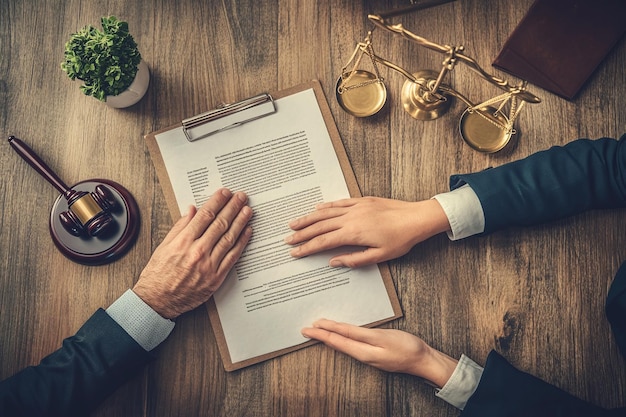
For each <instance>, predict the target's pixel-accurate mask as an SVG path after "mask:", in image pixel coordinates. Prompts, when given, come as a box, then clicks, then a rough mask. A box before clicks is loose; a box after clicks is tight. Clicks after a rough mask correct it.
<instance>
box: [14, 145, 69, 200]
mask: <svg viewBox="0 0 626 417" xmlns="http://www.w3.org/2000/svg"><path fill="white" fill-rule="evenodd" d="M9 144H10V145H11V147H12V148H13V149H15V151H16V152H17V153H18V155H19V156H21V157H22V158H23V159H24V160H25V161H26V162H28V164H29V165H30V166H31V167H33V168H34V169H35V171H37V172H38V173H39V174H40V175H41V176H42V177H44V178H45V179H46V180H47V181H48V182H49V183H50V184H52V185H53V186H54V188H56V189H57V190H59V192H61V194H63V195H67V193H68V191H71V190H70V189H69V188H68V186H67V185H65V183H64V182H63V181H61V179H60V178H59V176H58V175H57V174H56V173H55V172H54V171H52V170H51V169H50V167H49V166H48V165H47V164H46V163H45V162H44V161H43V160H42V159H41V158H40V157H39V156H38V155H37V154H36V153H35V151H33V150H32V149H31V148H30V147H29V146H28V145H26V144H25V143H24V142H22V141H21V140H20V139H18V138H16V137H15V136H9Z"/></svg>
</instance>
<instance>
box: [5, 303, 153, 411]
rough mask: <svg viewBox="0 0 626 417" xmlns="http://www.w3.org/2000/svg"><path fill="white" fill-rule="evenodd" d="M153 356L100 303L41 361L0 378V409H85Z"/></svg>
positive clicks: (94, 403) (117, 385) (96, 403)
mask: <svg viewBox="0 0 626 417" xmlns="http://www.w3.org/2000/svg"><path fill="white" fill-rule="evenodd" d="M151 359H152V354H150V353H149V352H146V351H145V350H144V349H143V348H142V347H141V346H140V345H139V344H137V342H135V341H134V340H133V339H132V338H131V337H130V336H129V335H128V333H126V332H125V331H124V330H123V329H122V328H121V327H120V326H119V325H118V324H117V323H116V322H115V321H114V320H113V319H112V318H111V317H110V316H109V315H108V314H107V313H106V312H105V311H104V310H102V309H99V310H98V311H96V313H95V314H94V315H93V316H91V318H90V319H89V320H88V321H87V322H86V323H85V324H84V325H83V326H82V327H81V328H80V330H79V331H78V332H77V333H76V335H74V336H72V337H69V338H67V339H65V340H64V341H63V346H62V347H61V348H60V349H59V350H57V351H56V352H54V353H52V354H51V355H49V356H47V357H45V358H44V359H43V360H42V361H41V363H40V364H39V365H37V366H31V367H28V368H26V369H24V370H22V371H20V372H18V373H17V374H15V375H14V376H12V377H10V378H8V379H5V380H3V381H1V382H0V415H2V416H83V415H86V414H87V413H89V412H90V411H91V410H93V409H94V408H96V407H97V406H98V405H99V404H100V403H101V402H102V401H103V400H104V399H105V398H106V397H107V396H109V395H110V394H111V393H112V392H113V391H115V389H116V388H117V387H119V386H120V385H122V384H123V383H124V382H126V381H127V380H129V379H130V378H131V377H132V376H134V375H135V374H136V373H137V372H138V371H139V370H140V369H141V368H143V366H144V365H145V364H146V363H147V362H149V361H150V360H151Z"/></svg>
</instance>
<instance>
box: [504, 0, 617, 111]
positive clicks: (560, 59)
mask: <svg viewBox="0 0 626 417" xmlns="http://www.w3.org/2000/svg"><path fill="white" fill-rule="evenodd" d="M625 32H626V0H536V1H535V2H534V3H533V5H532V6H531V7H530V9H529V10H528V12H527V13H526V16H524V18H523V19H522V21H521V22H520V23H519V24H518V26H517V27H516V28H515V30H514V31H513V33H512V34H511V36H510V37H509V39H508V40H507V41H506V43H505V44H504V46H503V47H502V50H501V51H500V53H499V54H498V56H497V58H496V59H495V60H494V62H493V66H494V67H496V68H499V69H502V70H503V71H506V72H508V73H510V74H512V75H514V76H516V77H518V78H521V79H523V80H526V81H528V82H530V83H532V84H535V85H536V86H538V87H541V88H543V89H545V90H547V91H550V92H552V93H554V94H557V95H559V96H561V97H563V98H565V99H568V100H572V99H573V98H574V97H575V96H576V94H577V93H578V92H579V91H580V89H581V88H582V87H583V85H584V84H585V82H586V81H587V80H588V79H589V78H590V77H591V75H592V74H593V72H594V71H595V70H596V68H597V67H598V66H599V65H600V63H601V62H602V60H603V59H604V58H605V57H606V56H607V55H608V53H609V52H610V51H611V49H612V48H613V47H614V46H615V44H616V43H617V42H618V41H619V40H620V38H621V37H622V36H623V35H624V33H625Z"/></svg>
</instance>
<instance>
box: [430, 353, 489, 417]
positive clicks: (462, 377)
mask: <svg viewBox="0 0 626 417" xmlns="http://www.w3.org/2000/svg"><path fill="white" fill-rule="evenodd" d="M482 375H483V368H482V367H481V366H480V365H478V364H476V362H474V361H473V360H471V359H470V358H468V357H467V356H465V355H461V359H459V363H458V364H457V366H456V368H455V370H454V372H453V373H452V376H450V379H449V380H448V382H446V385H444V386H443V388H441V389H438V390H435V395H436V396H437V397H439V398H441V399H442V400H444V401H446V402H447V403H449V404H451V405H453V406H455V407H456V408H458V409H459V410H462V409H464V408H465V404H467V401H468V400H469V399H470V397H471V396H472V394H474V391H476V388H478V383H479V382H480V378H481V376H482Z"/></svg>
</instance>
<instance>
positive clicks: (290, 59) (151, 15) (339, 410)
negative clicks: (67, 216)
mask: <svg viewBox="0 0 626 417" xmlns="http://www.w3.org/2000/svg"><path fill="white" fill-rule="evenodd" d="M531 3H532V0H520V1H515V2H511V1H504V0H491V1H489V0H458V1H456V2H452V3H449V4H446V5H443V6H439V7H437V8H432V9H429V10H424V11H421V12H418V13H413V14H410V15H406V16H401V17H398V18H394V21H398V22H402V23H403V24H404V26H405V27H406V28H407V29H409V30H412V31H414V32H416V33H418V34H419V35H421V36H423V37H425V38H427V39H430V40H432V41H435V42H437V43H441V44H450V45H465V48H466V51H467V54H468V55H470V56H472V57H474V58H475V59H476V60H477V61H478V63H479V64H480V65H481V66H483V67H484V68H485V69H486V70H488V71H490V72H492V73H494V74H496V75H498V76H503V77H505V78H507V79H511V80H512V81H514V82H517V81H518V80H516V79H515V78H513V77H511V76H508V75H506V74H503V73H500V72H498V71H497V70H495V69H493V68H492V67H491V62H492V60H493V59H494V58H495V56H496V55H497V53H498V52H499V50H500V48H501V47H502V45H503V44H504V42H505V40H506V39H507V37H508V35H509V34H510V33H511V32H512V30H513V29H514V28H515V26H516V25H517V23H518V22H519V21H520V20H521V18H522V17H523V16H524V14H525V12H526V10H527V9H528V7H529V6H530V4H531ZM407 4H408V1H401V0H387V1H383V0H380V1H376V0H370V1H367V0H363V1H351V0H337V1H324V0H321V1H310V0H284V1H283V0H275V1H268V2H265V1H258V0H254V1H253V0H223V1H214V0H206V1H200V0H179V1H162V0H137V1H122V0H108V1H98V2H96V1H88V0H82V1H81V0H45V1H44V0H3V1H2V2H1V3H0V109H1V112H0V126H1V130H2V132H4V134H5V135H6V136H8V135H9V134H11V135H15V136H17V137H19V138H21V139H22V140H24V141H25V142H26V143H28V144H29V145H30V146H31V147H32V148H33V149H34V150H35V151H36V152H37V153H39V155H40V156H41V157H42V158H43V159H44V160H45V161H46V162H47V163H48V164H49V165H50V166H51V167H52V168H53V169H54V170H55V171H56V172H57V173H58V174H59V176H60V177H61V178H62V179H64V180H65V182H67V183H68V184H73V183H75V182H79V181H82V180H86V179H90V178H107V179H111V180H113V181H116V182H118V183H120V184H122V185H124V186H125V187H126V188H127V189H128V190H129V191H130V192H131V193H133V195H134V196H135V197H136V199H137V201H138V203H139V208H140V212H141V230H140V233H139V238H138V240H137V243H136V244H135V246H134V247H133V248H132V249H131V250H130V251H129V253H128V254H127V255H125V256H124V257H123V258H121V259H120V260H118V261H116V262H114V263H112V264H109V265H104V266H97V267H89V266H83V265H79V264H76V263H73V262H71V261H69V260H68V259H66V258H64V257H63V256H62V255H61V253H60V252H59V251H58V250H57V249H56V248H55V246H54V245H53V244H52V241H51V238H50V235H49V232H48V216H49V211H50V208H51V206H52V203H53V202H54V200H55V198H56V197H57V192H56V190H55V189H54V188H53V187H52V186H50V185H49V184H48V183H47V182H45V181H44V180H43V179H42V178H41V177H40V176H39V175H38V174H37V173H36V172H35V171H34V170H33V169H32V168H30V167H29V166H28V165H27V164H26V163H24V161H22V160H21V159H20V158H19V157H18V156H17V155H16V154H15V152H13V150H11V149H10V147H9V145H8V144H7V143H6V142H5V144H4V145H2V146H0V196H1V197H0V378H6V377H8V376H10V375H12V374H13V373H15V372H17V371H18V370H20V369H22V368H23V367H25V366H28V365H32V364H36V363H38V362H39V360H40V359H41V358H42V357H44V356H45V355H46V354H48V353H50V352H52V351H53V350H55V349H57V348H58V347H60V345H61V341H62V339H63V338H65V337H67V336H70V335H72V334H73V333H74V332H75V331H76V330H77V329H78V328H79V327H80V326H81V324H82V323H83V322H84V321H85V320H86V319H87V318H88V317H89V316H90V315H91V314H92V313H93V312H94V311H95V310H96V309H97V308H99V307H104V308H106V307H107V306H108V305H109V304H110V303H111V302H113V301H114V300H115V299H116V298H117V297H118V296H119V295H120V294H122V293H123V292H124V291H125V290H126V289H128V288H130V287H131V286H132V285H133V283H134V282H135V280H136V279H137V277H138V275H139V273H140V271H141V269H142V268H143V266H144V265H145V264H146V262H147V261H148V259H149V257H150V255H151V253H152V251H153V250H154V249H155V248H156V246H157V245H158V244H159V243H160V241H161V240H162V239H163V237H164V236H165V234H166V232H167V231H168V230H169V228H170V227H171V224H172V223H171V220H170V217H169V213H168V210H167V207H166V204H165V201H164V199H163V194H162V191H161V188H160V185H159V183H158V180H157V178H156V175H155V172H154V168H153V166H152V163H151V159H150V156H149V154H148V150H147V148H146V146H145V143H144V140H143V135H144V134H147V133H149V132H152V131H154V130H158V129H162V128H164V127H167V126H171V125H173V124H176V123H179V122H180V121H181V120H182V119H183V118H186V117H189V116H191V115H194V114H197V113H200V112H203V111H206V110H209V109H211V108H214V107H215V106H217V105H219V104H220V103H224V102H226V103H227V102H232V101H234V100H238V99H243V98H246V97H249V96H252V95H255V94H257V93H259V92H263V91H276V90H279V89H283V88H287V87H291V86H293V85H297V84H300V83H302V82H304V81H307V80H310V79H319V80H320V81H321V83H322V86H323V88H324V91H325V93H326V95H327V99H328V102H329V104H330V107H331V110H332V113H333V116H334V117H335V120H336V123H337V126H338V129H339V132H340V134H341V137H342V140H343V142H344V144H345V147H346V150H347V153H348V156H349V158H350V161H351V163H352V165H353V167H354V171H355V174H356V177H357V181H358V183H359V186H360V188H361V192H362V193H363V194H364V195H373V196H381V197H391V198H397V199H403V200H417V199H426V198H430V197H432V196H433V195H434V194H436V193H439V192H443V191H447V189H448V177H449V175H450V174H453V173H460V172H470V171H476V170H482V169H485V168H487V167H490V166H496V165H500V164H503V163H506V162H508V161H511V160H515V159H519V158H522V157H524V156H527V155H529V154H531V153H533V152H536V151H539V150H542V149H546V148H548V147H550V146H552V145H561V144H565V143H567V142H569V141H572V140H574V139H576V138H579V137H589V138H598V137H602V136H610V137H619V136H620V135H621V134H622V133H624V132H626V111H625V110H624V109H626V94H624V91H625V89H626V71H624V67H625V66H626V43H625V42H624V40H622V41H621V42H620V43H619V44H618V45H617V46H616V48H615V49H614V50H613V51H612V53H611V54H610V55H609V56H608V57H607V59H606V60H605V61H604V62H603V63H602V65H601V66H600V68H599V69H598V71H597V72H596V73H595V74H594V75H593V77H592V78H591V80H590V82H589V83H588V84H587V85H586V86H585V87H584V89H583V90H582V92H581V94H580V95H579V96H578V97H577V98H576V99H575V100H574V101H565V100H563V99H561V98H558V97H556V96H554V95H552V94H550V93H548V92H545V91H543V90H541V89H539V88H536V87H532V86H530V88H531V90H532V91H533V92H534V93H535V94H537V95H538V96H540V98H541V99H542V102H541V103H540V104H536V105H528V106H526V108H525V109H524V111H523V112H522V114H521V116H520V118H519V121H518V123H517V129H518V130H519V133H518V134H517V135H516V136H515V137H514V140H513V142H512V143H511V144H510V145H509V146H508V147H507V148H505V149H504V150H502V151H500V152H498V153H495V154H482V153H478V152H476V151H474V150H472V149H471V148H470V147H469V146H467V145H466V144H465V143H464V142H463V141H462V139H461V137H460V136H459V133H458V123H459V118H460V116H461V114H462V112H463V110H464V105H463V104H462V103H461V102H459V101H458V100H455V101H454V102H453V103H452V105H451V107H450V110H449V111H448V113H447V114H446V115H445V116H443V117H441V118H439V119H437V120H434V121H429V122H421V121H417V120H414V119H412V118H411V117H410V116H409V115H408V114H407V113H406V112H405V111H404V110H403V109H402V105H401V103H400V92H401V88H402V84H403V82H404V79H403V78H402V76H401V75H400V74H398V73H396V72H392V71H389V70H387V69H385V68H383V69H382V70H381V71H382V73H383V76H384V77H385V83H386V86H387V89H388V100H387V103H386V105H385V107H384V108H383V110H382V111H381V112H380V113H378V114H377V115H375V116H373V117H370V118H364V119H359V118H355V117H353V116H350V115H349V114H347V113H345V112H344V111H343V110H341V108H340V106H339V105H338V103H337V101H336V99H335V95H334V86H335V83H336V80H337V77H338V76H339V74H340V71H341V68H342V66H343V65H344V64H345V62H346V61H347V60H348V58H349V56H350V54H351V52H352V50H353V48H354V46H355V43H356V42H358V41H361V40H362V39H363V38H364V37H365V35H366V33H367V31H368V30H370V29H371V28H372V25H371V23H370V22H369V21H368V19H367V14H368V13H372V12H380V11H384V10H389V9H391V8H393V7H399V6H406V5H407ZM107 15H116V16H118V17H119V18H121V19H123V20H126V21H128V23H129V25H130V30H131V33H132V34H133V36H134V38H135V40H136V41H137V43H138V44H139V48H140V52H141V54H142V56H143V59H144V60H145V61H146V62H147V63H148V65H149V67H150V69H151V81H150V87H149V90H148V93H147V95H146V96H145V97H144V98H143V99H142V100H141V101H140V102H139V103H138V104H136V105H134V106H133V107H130V108H127V109H121V110H120V109H113V108H109V107H107V106H106V105H105V104H103V103H101V102H98V101H97V100H95V99H93V98H90V97H86V96H84V95H83V94H82V93H81V92H80V91H79V88H78V86H79V84H78V82H72V81H70V80H69V79H68V78H67V77H66V76H65V74H64V73H63V71H62V70H61V68H60V63H61V61H62V59H63V49H64V44H65V42H66V41H67V39H68V38H69V35H70V34H71V33H72V32H75V31H77V30H78V29H80V28H81V27H83V26H84V25H87V24H92V25H97V26H99V19H100V17H101V16H107ZM374 42H375V44H374V45H375V48H376V51H377V52H378V53H379V54H380V55H382V56H384V57H385V58H387V59H389V60H391V61H393V62H396V63H398V64H400V65H402V66H403V67H404V68H407V69H409V70H410V71H417V70H419V69H436V70H438V69H439V68H440V65H441V61H442V56H441V55H439V54H437V53H435V52H433V51H429V50H426V49H424V48H422V47H420V46H418V45H416V44H414V43H411V42H409V41H407V40H406V39H400V38H398V37H393V36H392V35H391V34H388V33H386V32H382V31H380V30H377V31H375V34H374ZM447 82H448V83H449V84H451V85H453V86H454V87H455V88H457V89H458V90H459V91H461V92H463V93H464V94H465V95H467V96H469V97H471V98H472V99H474V100H476V101H482V100H486V99H487V98H490V97H493V96H495V95H496V94H499V93H500V90H498V89H496V88H495V87H494V86H493V85H491V84H489V83H487V82H485V81H484V80H482V79H480V78H479V77H477V76H476V75H475V74H474V73H472V72H471V71H470V70H469V69H468V68H467V67H463V66H458V67H457V68H456V69H455V70H454V71H453V72H452V73H451V74H450V77H449V78H448V79H447ZM625 259H626V226H625V222H624V211H623V210H615V211H603V212H590V213H585V214H582V215H579V216H575V217H573V218H569V219H565V220H562V221H559V222H555V223H551V224H548V225H541V226H536V227H531V228H526V229H511V230H506V231H502V232H499V233H496V234H493V235H491V236H487V237H475V238H470V239H466V240H463V241H457V242H451V241H449V240H448V238H447V237H446V236H436V237H434V238H432V239H430V240H429V241H427V242H424V243H423V244H420V245H419V246H417V247H415V248H414V249H413V250H412V251H411V252H410V253H409V254H407V255H406V256H404V257H402V258H400V259H398V260H395V261H392V262H391V263H390V266H391V271H392V275H393V278H394V282H395V284H396V288H397V291H398V294H399V296H400V299H401V304H402V308H403V310H404V314H405V316H404V318H402V319H401V320H397V321H395V322H393V323H392V324H390V325H388V327H393V328H398V329H402V330H406V331H409V332H412V333H415V334H417V335H419V336H421V337H422V338H424V339H425V340H426V341H428V342H430V343H431V344H432V345H433V346H435V347H437V348H439V349H441V350H443V351H445V352H447V353H449V354H450V355H452V356H455V357H458V356H459V355H460V354H461V353H465V354H467V355H469V356H470V357H472V358H473V359H475V360H476V361H477V362H479V363H481V364H482V363H484V360H485V358H486V356H487V354H488V353H489V351H490V350H491V349H496V350H497V351H499V352H501V353H502V354H503V355H504V356H505V357H507V358H508V359H509V360H510V361H511V362H512V363H513V364H514V365H515V366H517V367H519V368H520V369H523V370H525V371H527V372H530V373H532V374H534V375H537V376H538V377H540V378H543V379H545V380H547V381H549V382H551V383H553V384H556V385H558V386H559V387H561V388H563V389H565V390H567V391H569V392H571V393H573V394H575V395H577V396H580V397H582V398H584V399H585V400H588V401H592V402H594V403H596V404H599V405H601V406H605V407H615V406H618V405H623V404H626V394H625V392H626V368H625V367H624V362H623V360H622V358H621V357H620V356H619V353H618V350H617V347H616V346H615V344H614V340H613V337H612V335H611V333H610V329H609V325H608V323H607V321H606V319H605V317H604V299H605V296H606V293H607V290H608V287H609V285H610V283H611V281H612V279H613V276H614V274H615V272H616V271H617V268H618V266H619V265H620V263H621V262H622V261H623V260H625ZM157 353H158V359H157V360H156V361H154V362H153V363H152V364H151V365H150V366H149V367H148V368H146V370H145V371H144V372H143V373H141V374H140V375H138V376H137V377H136V378H134V379H133V380H132V381H131V382H129V383H128V384H126V385H124V386H123V387H121V388H120V389H119V390H118V391H117V392H116V393H115V394H114V395H113V396H112V397H110V398H109V399H108V400H107V401H106V402H105V403H104V404H102V405H101V406H100V407H99V408H98V409H97V410H96V412H95V413H94V415H96V416H222V415H223V416H311V417H313V416H357V415H358V416H360V417H367V416H381V415H387V416H455V415H458V410H456V409H454V408H453V407H451V406H449V405H447V404H446V403H444V402H443V401H441V400H440V399H438V398H436V397H435V396H434V395H433V389H432V388H431V387H429V386H427V385H424V384H422V383H420V382H419V381H417V380H416V379H415V378H412V377H410V376H407V375H400V374H387V373H384V372H381V371H378V370H375V369H373V368H370V367H367V366H365V365H362V364H360V363H358V362H356V361H354V360H352V359H350V358H348V357H346V356H344V355H341V354H338V353H335V352H333V351H331V350H329V349H327V348H325V347H323V346H319V345H317V346H314V347H311V348H307V349H304V350H301V351H298V352H295V353H292V354H289V355H286V356H284V357H281V358H278V359H275V360H271V361H268V362H264V363H262V364H259V365H255V366H253V367H250V368H246V369H243V370H241V371H237V372H233V373H227V372H225V371H224V370H223V368H222V365H221V362H220V358H219V353H218V351H217V345H216V343H215V339H214V337H213V334H212V331H211V328H210V324H209V320H208V315H207V313H206V311H205V309H204V308H200V309H198V310H195V311H193V312H191V313H188V314H186V315H184V316H183V317H181V318H180V319H178V321H177V325H176V328H175V330H174V332H173V333H172V335H171V336H170V338H169V339H168V340H167V341H166V342H165V343H163V344H162V345H161V346H160V347H159V348H158V351H157Z"/></svg>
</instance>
